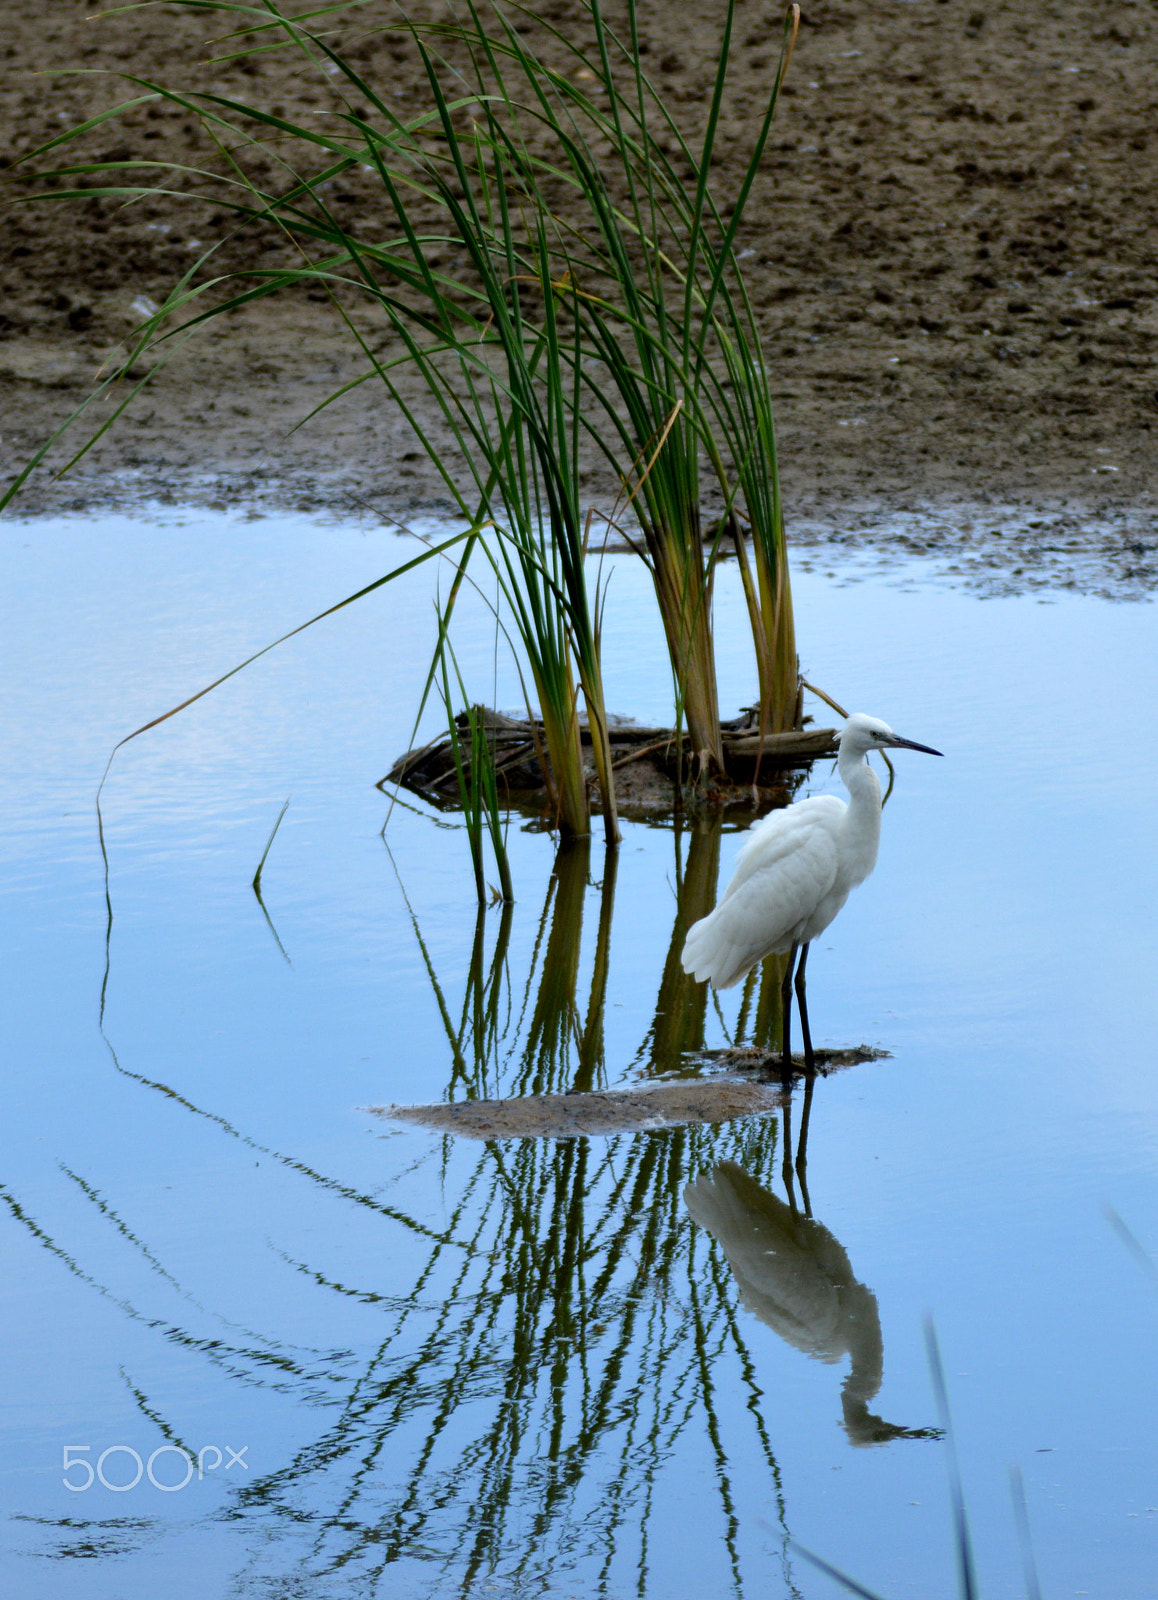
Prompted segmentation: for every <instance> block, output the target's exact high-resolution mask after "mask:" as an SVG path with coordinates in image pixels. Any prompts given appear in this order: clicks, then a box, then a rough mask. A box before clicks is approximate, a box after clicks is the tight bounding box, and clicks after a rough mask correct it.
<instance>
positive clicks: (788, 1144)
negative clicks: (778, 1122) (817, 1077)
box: [780, 1089, 799, 1217]
mask: <svg viewBox="0 0 1158 1600" xmlns="http://www.w3.org/2000/svg"><path fill="white" fill-rule="evenodd" d="M780 1174H781V1176H782V1177H783V1179H784V1189H785V1193H786V1194H787V1195H788V1204H789V1206H790V1207H791V1210H792V1215H793V1216H794V1217H795V1216H797V1215H798V1212H799V1208H798V1207H797V1204H796V1190H795V1188H794V1187H793V1183H792V1095H791V1092H790V1091H789V1090H787V1089H786V1090H785V1091H784V1161H783V1164H782V1165H781V1168H780Z"/></svg>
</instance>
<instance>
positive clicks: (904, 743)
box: [882, 734, 944, 756]
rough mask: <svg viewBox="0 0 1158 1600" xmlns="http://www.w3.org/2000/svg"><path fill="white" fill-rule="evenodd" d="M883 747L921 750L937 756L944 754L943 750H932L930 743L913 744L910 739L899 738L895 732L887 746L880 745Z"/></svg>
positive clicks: (926, 753) (928, 754)
mask: <svg viewBox="0 0 1158 1600" xmlns="http://www.w3.org/2000/svg"><path fill="white" fill-rule="evenodd" d="M884 748H888V749H889V750H921V751H923V752H924V754H925V755H927V756H939V755H943V754H944V751H942V750H934V749H933V747H932V746H931V745H927V744H914V743H913V741H912V740H911V739H899V738H898V737H897V736H896V734H894V735H893V737H892V738H891V739H890V740H889V742H888V745H887V747H886V746H882V749H884Z"/></svg>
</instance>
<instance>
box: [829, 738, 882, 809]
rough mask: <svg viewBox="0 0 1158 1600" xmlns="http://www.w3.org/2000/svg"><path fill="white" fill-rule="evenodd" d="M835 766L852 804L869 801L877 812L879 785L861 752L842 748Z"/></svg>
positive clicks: (879, 799) (865, 803) (864, 803)
mask: <svg viewBox="0 0 1158 1600" xmlns="http://www.w3.org/2000/svg"><path fill="white" fill-rule="evenodd" d="M837 768H838V770H839V772H840V781H841V782H842V783H843V784H844V786H845V788H846V789H847V790H848V793H849V798H850V800H851V801H852V802H853V803H854V804H856V803H858V802H859V803H860V804H861V805H868V804H869V803H870V802H871V803H872V804H873V805H874V806H875V807H876V809H877V811H878V812H879V811H880V809H881V786H880V784H879V783H878V782H877V775H876V773H875V772H874V771H873V769H872V768H871V767H870V766H869V764H868V762H867V761H866V760H865V758H864V755H863V753H862V754H859V755H856V754H854V753H853V752H852V751H851V750H842V751H841V752H840V757H839V760H838V761H837Z"/></svg>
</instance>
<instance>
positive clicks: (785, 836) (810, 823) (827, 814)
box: [721, 794, 848, 900]
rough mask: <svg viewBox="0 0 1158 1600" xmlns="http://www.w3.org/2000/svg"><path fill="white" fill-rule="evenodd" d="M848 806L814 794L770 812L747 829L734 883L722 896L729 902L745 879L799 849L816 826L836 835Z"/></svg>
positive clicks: (833, 796)
mask: <svg viewBox="0 0 1158 1600" xmlns="http://www.w3.org/2000/svg"><path fill="white" fill-rule="evenodd" d="M847 809H848V807H847V806H846V805H845V803H844V801H843V800H838V799H837V798H836V796H835V795H834V794H818V795H814V796H813V798H812V799H811V800H798V801H797V803H796V804H795V805H794V806H786V807H785V808H784V809H783V810H782V811H773V812H770V813H769V815H768V816H766V817H762V818H761V819H760V821H759V822H755V823H753V824H752V826H751V827H750V828H749V829H748V836H747V838H746V839H745V841H744V844H743V846H742V848H741V850H740V852H739V854H738V855H737V857H736V864H735V866H734V867H733V869H732V880H731V882H730V883H729V884H728V887H727V888H726V889H725V890H724V893H723V895H722V896H721V899H722V900H726V899H727V898H728V896H729V895H731V894H734V893H735V892H736V890H737V889H738V888H739V887H740V885H741V884H742V883H743V882H744V880H745V879H746V878H750V877H751V875H752V874H753V872H756V871H758V870H759V868H761V867H764V866H771V865H772V864H773V862H775V861H779V860H780V859H781V858H782V857H784V856H787V855H791V854H792V852H793V851H794V850H795V849H797V848H798V841H799V839H800V837H801V835H802V834H809V833H812V832H814V831H815V829H816V828H817V826H820V827H826V828H827V829H828V830H829V831H830V832H834V831H835V829H836V827H837V825H838V824H839V822H840V821H841V819H842V818H843V816H844V814H845V812H846V811H847Z"/></svg>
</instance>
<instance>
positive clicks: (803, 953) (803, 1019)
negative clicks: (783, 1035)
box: [796, 944, 816, 1079]
mask: <svg viewBox="0 0 1158 1600" xmlns="http://www.w3.org/2000/svg"><path fill="white" fill-rule="evenodd" d="M807 960H808V946H807V945H806V944H804V945H801V947H800V965H799V966H798V967H797V969H796V1006H797V1010H798V1011H799V1012H800V1037H801V1038H802V1039H803V1040H804V1070H805V1072H806V1073H807V1074H808V1076H809V1078H810V1079H811V1077H812V1075H813V1074H814V1073H815V1071H816V1061H815V1058H814V1057H813V1054H812V1035H811V1034H810V1033H809V1031H808V1001H807V1000H806V999H805V997H804V963H805V962H806V961H807Z"/></svg>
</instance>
